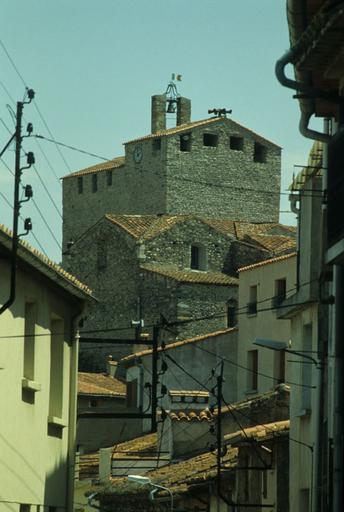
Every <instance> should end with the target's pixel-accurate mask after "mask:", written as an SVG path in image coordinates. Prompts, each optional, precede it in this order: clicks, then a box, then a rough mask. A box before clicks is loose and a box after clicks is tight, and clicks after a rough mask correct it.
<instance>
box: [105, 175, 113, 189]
mask: <svg viewBox="0 0 344 512" xmlns="http://www.w3.org/2000/svg"><path fill="white" fill-rule="evenodd" d="M106 184H107V186H108V187H111V185H112V171H106Z"/></svg>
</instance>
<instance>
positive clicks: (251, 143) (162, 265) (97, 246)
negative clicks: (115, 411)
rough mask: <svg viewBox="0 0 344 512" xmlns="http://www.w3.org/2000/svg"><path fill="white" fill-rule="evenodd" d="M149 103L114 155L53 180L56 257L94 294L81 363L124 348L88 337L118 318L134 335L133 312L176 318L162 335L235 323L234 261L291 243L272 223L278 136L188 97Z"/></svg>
mask: <svg viewBox="0 0 344 512" xmlns="http://www.w3.org/2000/svg"><path fill="white" fill-rule="evenodd" d="M175 110H176V126H175V127H173V128H168V129H167V128H166V112H171V111H175ZM151 112H152V127H151V128H152V129H151V133H150V134H148V135H145V136H142V137H138V138H135V139H134V140H130V141H127V142H125V143H124V147H125V155H124V156H121V157H117V158H114V159H113V160H111V161H108V162H105V163H100V164H97V165H93V166H91V167H88V168H86V169H82V170H80V171H77V172H74V173H72V174H69V175H68V176H65V177H64V179H63V246H64V252H65V256H64V261H63V264H64V266H65V267H66V268H67V269H68V270H70V271H71V272H72V273H73V274H74V275H76V276H77V277H79V278H80V279H81V280H82V281H83V282H85V283H87V284H88V285H89V286H90V287H91V288H92V289H93V290H94V293H95V295H96V297H97V298H98V299H99V303H98V304H97V305H96V306H94V307H93V308H92V310H91V311H90V312H89V315H88V318H87V320H86V322H85V325H84V328H85V329H86V331H87V330H88V331H93V332H94V334H93V335H92V336H93V338H92V339H94V343H95V345H94V347H93V349H92V350H90V348H91V346H88V352H86V351H85V354H82V353H81V359H80V361H81V367H83V369H86V370H93V371H94V370H99V369H101V363H102V361H104V355H105V354H109V353H111V354H112V355H113V356H114V359H118V358H120V357H122V356H124V355H126V354H128V353H130V352H131V350H132V345H126V344H125V345H121V346H113V347H108V346H107V347H105V348H104V346H102V344H101V342H99V341H97V338H98V339H99V338H101V337H102V335H104V332H106V333H111V329H114V333H116V332H117V331H116V329H121V330H120V335H121V338H123V339H125V340H126V339H131V340H132V339H133V329H132V328H131V321H132V320H135V319H137V318H144V320H145V323H146V326H152V325H154V324H156V322H158V321H159V319H160V317H161V315H163V316H164V318H166V319H167V320H168V321H171V322H177V323H178V322H179V321H181V320H182V319H184V320H185V318H186V319H187V322H186V323H185V322H184V323H183V322H181V324H180V325H178V327H177V328H176V329H175V334H173V335H172V334H171V333H169V334H168V335H166V341H169V340H170V339H171V336H172V338H173V339H180V340H182V339H185V338H186V337H192V336H196V335H199V334H204V333H207V332H214V331H217V330H219V329H224V328H227V327H229V326H233V318H234V317H233V311H234V310H235V307H236V302H237V289H238V281H237V273H236V272H237V269H238V268H239V267H240V266H242V265H247V264H250V263H253V262H256V261H258V260H261V259H266V258H268V257H270V256H271V255H275V254H276V252H279V251H284V252H285V251H288V250H291V249H293V248H294V241H293V233H292V232H291V231H290V229H288V228H286V227H284V226H281V225H279V224H278V218H279V188H280V170H281V169H280V168H281V161H280V157H281V149H280V147H279V146H277V145H276V144H274V143H272V142H270V141H268V140H267V139H265V138H264V137H262V136H261V135H258V134H257V133H254V132H253V131H252V130H249V129H248V128H245V127H244V126H242V125H240V124H239V123H237V122H236V121H233V120H232V119H229V118H227V117H224V116H220V117H211V118H209V119H203V120H200V121H191V102H190V100H189V99H187V98H183V97H176V98H175V100H173V102H172V103H171V98H169V97H168V95H166V94H161V95H155V96H153V97H152V111H151ZM71 241H72V242H73V243H72V244H70V243H69V242H71ZM234 316H235V315H234ZM203 317H204V318H205V320H204V321H203V322H201V321H196V320H193V319H194V318H195V319H199V318H203ZM148 331H149V328H148ZM108 336H111V334H108ZM86 363H87V364H86ZM83 365H84V366H83Z"/></svg>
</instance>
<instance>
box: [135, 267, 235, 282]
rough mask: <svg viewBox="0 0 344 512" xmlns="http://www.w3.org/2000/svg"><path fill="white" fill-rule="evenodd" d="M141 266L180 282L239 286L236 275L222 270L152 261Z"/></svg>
mask: <svg viewBox="0 0 344 512" xmlns="http://www.w3.org/2000/svg"><path fill="white" fill-rule="evenodd" d="M140 268H141V269H142V270H146V271H147V272H153V273H154V274H159V275H161V276H164V277H167V278H169V279H173V280H175V281H178V282H179V283H193V284H209V285H211V284H216V285H223V286H230V285H232V286H238V279H237V278H236V277H232V276H229V275H227V274H223V273H222V272H208V271H197V270H179V269H176V268H173V267H167V266H160V265H153V264H150V263H145V264H143V265H141V267H140Z"/></svg>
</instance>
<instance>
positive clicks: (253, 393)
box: [245, 389, 258, 395]
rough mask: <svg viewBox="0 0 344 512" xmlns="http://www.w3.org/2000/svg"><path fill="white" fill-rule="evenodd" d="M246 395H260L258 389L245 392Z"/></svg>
mask: <svg viewBox="0 0 344 512" xmlns="http://www.w3.org/2000/svg"><path fill="white" fill-rule="evenodd" d="M245 394H246V395H257V394H258V389H248V390H246V391H245Z"/></svg>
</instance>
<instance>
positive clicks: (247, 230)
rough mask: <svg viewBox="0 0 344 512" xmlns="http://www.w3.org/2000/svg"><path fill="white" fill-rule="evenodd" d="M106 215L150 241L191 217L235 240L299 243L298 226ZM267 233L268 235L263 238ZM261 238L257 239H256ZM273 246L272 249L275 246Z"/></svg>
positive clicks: (267, 244)
mask: <svg viewBox="0 0 344 512" xmlns="http://www.w3.org/2000/svg"><path fill="white" fill-rule="evenodd" d="M105 218H106V219H107V220H108V221H110V222H112V223H113V224H115V225H117V226H119V227H120V228H122V229H124V230H125V231H127V233H129V234H130V235H131V236H133V237H134V238H136V239H141V240H148V239H151V238H154V237H156V236H158V235H160V234H161V233H163V232H164V231H166V230H168V229H171V228H172V227H173V226H174V225H176V224H177V223H181V222H186V221H189V220H195V221H199V222H202V223H203V224H205V225H207V226H209V227H211V228H212V229H214V230H215V231H217V232H218V233H221V234H223V235H225V236H228V237H229V238H231V239H233V238H234V239H236V240H241V241H247V243H251V244H252V243H253V244H255V245H257V244H259V245H261V247H263V248H265V249H266V250H277V247H278V244H283V245H285V246H286V247H287V246H288V244H289V245H291V246H292V245H293V244H294V245H295V243H294V242H293V239H294V238H295V228H294V227H293V226H285V225H283V224H279V223H276V222H273V223H250V222H238V221H232V220H226V219H208V218H203V217H199V216H197V215H192V214H190V215H115V214H111V213H108V214H106V215H105ZM262 236H265V238H259V237H262ZM257 237H258V238H257ZM255 238H257V239H255ZM271 248H272V249H271Z"/></svg>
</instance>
